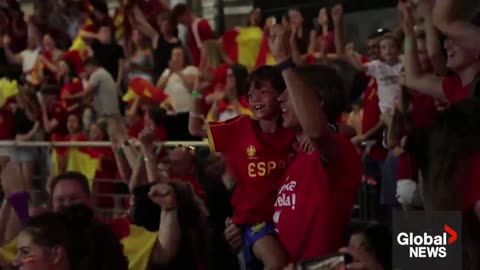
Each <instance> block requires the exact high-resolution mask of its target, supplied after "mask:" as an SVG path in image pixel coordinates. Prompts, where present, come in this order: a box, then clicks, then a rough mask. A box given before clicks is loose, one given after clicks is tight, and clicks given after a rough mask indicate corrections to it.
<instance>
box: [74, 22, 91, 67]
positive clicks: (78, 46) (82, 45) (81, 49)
mask: <svg viewBox="0 0 480 270" xmlns="http://www.w3.org/2000/svg"><path fill="white" fill-rule="evenodd" d="M82 31H86V32H95V23H94V22H93V20H92V19H90V18H87V19H86V20H85V21H84V22H83V26H82V28H81V30H80V31H79V33H78V34H77V36H76V37H75V38H74V39H73V41H72V46H70V49H68V50H69V51H77V52H78V54H79V55H80V58H81V59H82V60H86V59H88V58H89V57H90V56H91V55H90V47H89V46H88V44H87V43H86V42H85V40H83V38H82V37H81V33H82Z"/></svg>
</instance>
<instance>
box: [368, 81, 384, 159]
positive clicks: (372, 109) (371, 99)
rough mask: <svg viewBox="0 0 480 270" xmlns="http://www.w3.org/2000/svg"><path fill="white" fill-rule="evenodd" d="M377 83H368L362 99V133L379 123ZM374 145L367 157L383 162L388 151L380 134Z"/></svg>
mask: <svg viewBox="0 0 480 270" xmlns="http://www.w3.org/2000/svg"><path fill="white" fill-rule="evenodd" d="M377 91H378V88H377V82H376V80H375V79H373V78H371V79H370V82H369V83H368V86H367V89H366V90H365V93H364V98H363V118H362V132H363V133H366V132H367V131H369V130H370V129H372V128H373V127H375V126H376V125H377V124H378V122H379V121H380V115H381V112H380V106H378V103H379V100H378V95H377ZM374 139H375V141H376V144H375V145H374V146H373V147H372V149H370V153H369V157H371V158H373V159H375V160H385V158H386V157H387V154H388V151H387V149H385V148H384V147H383V144H382V139H383V136H382V133H380V134H378V135H377V136H376V137H375V138H374Z"/></svg>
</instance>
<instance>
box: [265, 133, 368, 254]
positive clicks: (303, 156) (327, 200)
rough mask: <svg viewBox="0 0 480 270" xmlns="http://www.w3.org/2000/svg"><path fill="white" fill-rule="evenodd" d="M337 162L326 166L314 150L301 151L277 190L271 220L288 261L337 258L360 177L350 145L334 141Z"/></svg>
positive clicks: (359, 165)
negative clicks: (322, 257)
mask: <svg viewBox="0 0 480 270" xmlns="http://www.w3.org/2000/svg"><path fill="white" fill-rule="evenodd" d="M336 141H337V145H338V151H339V157H338V159H337V160H336V161H335V162H333V163H330V164H328V165H326V164H324V162H322V158H321V156H320V154H319V152H318V151H314V152H312V153H305V152H300V153H299V154H298V155H297V157H296V158H295V160H294V161H293V162H292V163H291V164H290V166H289V168H288V169H287V172H286V173H285V176H284V178H283V182H282V183H283V184H282V185H281V187H280V189H279V191H278V197H277V201H276V202H275V214H274V216H273V220H274V222H275V229H276V230H277V232H278V238H279V240H280V242H281V243H282V246H283V247H284V248H285V250H286V251H287V254H288V256H289V260H290V261H291V262H298V261H300V260H304V259H309V258H313V257H319V256H324V255H327V254H330V253H336V252H337V251H338V249H339V248H340V247H341V245H342V240H343V237H344V233H345V228H346V225H347V223H348V220H349V218H350V215H351V212H352V208H353V205H354V202H355V197H356V195H357V190H358V186H359V184H360V181H361V178H362V162H361V158H360V156H359V154H358V153H357V150H356V149H355V147H354V146H353V144H352V143H351V142H350V140H349V139H348V138H347V137H345V136H344V135H342V134H338V135H337V136H336Z"/></svg>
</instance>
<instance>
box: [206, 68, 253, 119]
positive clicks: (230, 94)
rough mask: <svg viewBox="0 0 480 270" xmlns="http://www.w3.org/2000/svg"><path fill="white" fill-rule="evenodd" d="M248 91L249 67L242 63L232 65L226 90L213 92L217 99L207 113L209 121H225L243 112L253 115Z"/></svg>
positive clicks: (228, 72) (228, 71)
mask: <svg viewBox="0 0 480 270" xmlns="http://www.w3.org/2000/svg"><path fill="white" fill-rule="evenodd" d="M247 91H248V71H247V69H246V68H245V67H244V66H242V65H240V64H234V65H231V66H230V68H229V69H228V70H227V82H226V84H225V90H224V91H222V92H218V93H214V94H213V96H214V97H215V100H214V102H213V105H212V108H211V109H210V111H209V113H208V115H207V121H208V122H219V121H220V122H223V121H227V120H229V119H232V118H234V117H236V116H238V115H241V114H247V115H250V116H253V114H252V111H251V110H250V109H249V105H248V101H247V98H246V93H247Z"/></svg>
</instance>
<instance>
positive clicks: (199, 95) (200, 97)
mask: <svg viewBox="0 0 480 270" xmlns="http://www.w3.org/2000/svg"><path fill="white" fill-rule="evenodd" d="M192 97H193V98H194V99H202V98H203V95H202V94H200V92H198V91H197V90H193V91H192Z"/></svg>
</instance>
